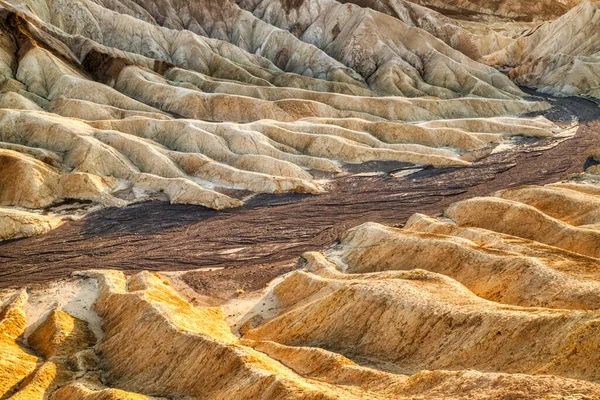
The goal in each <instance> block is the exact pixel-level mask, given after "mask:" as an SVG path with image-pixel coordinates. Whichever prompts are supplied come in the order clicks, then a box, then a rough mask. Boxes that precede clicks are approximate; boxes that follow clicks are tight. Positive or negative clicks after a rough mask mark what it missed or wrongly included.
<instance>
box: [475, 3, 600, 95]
mask: <svg viewBox="0 0 600 400" xmlns="http://www.w3.org/2000/svg"><path fill="white" fill-rule="evenodd" d="M599 7H600V3H598V2H594V1H584V2H581V4H579V5H578V6H577V7H575V8H573V9H572V10H571V11H569V12H568V13H567V14H565V15H563V16H561V17H560V18H558V19H556V20H555V21H553V22H551V23H547V24H544V25H541V26H540V27H539V28H538V29H537V30H535V31H534V32H532V33H531V34H529V35H526V36H524V37H522V38H519V39H518V40H516V41H515V42H514V43H512V44H510V45H509V46H507V47H505V48H504V49H502V50H499V51H497V52H495V53H492V54H489V55H488V56H486V57H484V58H483V59H482V60H483V61H484V62H485V63H487V64H490V65H497V66H505V67H511V68H513V69H512V70H511V71H510V73H509V77H510V78H511V79H512V80H514V81H515V82H516V83H518V84H520V85H524V86H529V87H533V88H536V89H538V90H540V91H542V92H545V93H551V94H555V95H564V96H574V95H578V96H592V97H600V89H599V86H600V44H599V43H600V40H599V39H600V38H599V35H600V34H599V32H600V29H599V28H600V11H599Z"/></svg>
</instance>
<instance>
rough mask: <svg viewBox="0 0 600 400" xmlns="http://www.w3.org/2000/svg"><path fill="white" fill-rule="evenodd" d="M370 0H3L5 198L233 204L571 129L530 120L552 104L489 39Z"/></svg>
mask: <svg viewBox="0 0 600 400" xmlns="http://www.w3.org/2000/svg"><path fill="white" fill-rule="evenodd" d="M366 6H369V4H366V3H365V4H363V3H360V4H349V3H348V4H342V3H339V2H337V1H334V0H319V1H313V2H305V3H303V4H302V5H298V6H295V5H293V4H288V3H285V2H280V1H262V2H261V1H238V2H234V1H232V0H227V1H224V2H212V1H201V2H196V3H194V4H193V5H192V6H190V5H189V4H188V2H181V1H179V0H168V1H139V2H135V3H132V2H122V1H114V0H103V1H100V2H91V1H89V0H43V1H37V2H33V3H32V2H22V1H21V0H9V1H2V2H0V8H2V9H3V10H4V12H3V13H2V17H1V18H0V31H2V32H3V33H4V34H3V35H2V39H1V40H0V74H2V77H3V80H2V86H1V88H0V89H1V90H0V92H1V93H0V106H1V107H2V108H0V124H1V125H2V130H1V132H0V163H1V165H0V166H1V167H2V169H3V170H6V171H8V172H9V173H7V174H3V175H2V176H1V177H0V205H4V206H15V207H25V208H32V209H45V208H49V207H56V206H58V205H60V204H61V202H63V201H65V200H78V201H83V202H92V203H96V204H99V205H102V206H119V207H120V206H125V205H127V204H130V203H131V202H135V201H141V200H144V199H154V198H161V199H164V198H165V197H166V198H168V199H169V200H170V201H171V202H176V203H186V204H195V205H202V206H206V207H211V208H214V209H224V208H229V207H237V206H240V205H242V201H241V200H239V199H240V198H244V197H246V196H247V195H248V192H251V193H310V194H318V193H320V192H322V191H323V187H322V186H321V182H319V181H318V180H316V179H314V177H313V175H314V174H313V170H317V171H323V172H326V173H329V174H332V175H331V176H333V174H335V173H337V172H340V171H341V170H342V169H343V167H344V165H345V164H356V163H362V162H368V161H398V162H407V163H413V164H416V165H426V166H429V165H430V166H436V167H438V166H439V167H448V166H452V167H460V166H466V165H469V161H467V160H472V156H471V155H470V154H466V153H470V152H472V151H475V150H482V149H486V148H487V149H491V148H492V147H493V146H496V145H497V144H498V143H500V142H501V141H503V140H505V139H506V138H509V137H511V136H514V135H525V136H532V137H544V136H550V135H552V134H554V133H556V132H558V131H559V128H558V127H556V126H555V125H553V124H552V123H550V122H549V121H547V120H544V119H543V118H517V117H518V116H519V115H521V114H524V113H530V112H538V111H543V110H546V109H548V108H549V105H548V104H546V103H541V102H527V101H523V100H522V99H521V98H520V97H521V95H522V93H521V92H520V91H519V90H518V89H517V87H516V86H515V85H514V84H513V83H512V82H510V80H508V79H507V78H506V77H505V76H504V75H503V74H501V73H499V72H497V71H495V70H494V69H492V68H490V67H488V66H485V65H483V64H480V63H478V62H476V61H474V60H473V59H471V58H469V57H468V56H466V55H465V54H463V53H467V54H468V55H471V56H472V57H473V58H478V57H479V56H480V55H481V54H483V53H481V52H480V51H478V49H479V48H480V47H482V45H481V43H483V42H482V41H481V40H480V39H479V38H478V37H479V36H478V35H476V34H473V33H470V32H467V31H466V30H465V29H463V28H462V27H460V26H459V24H458V23H456V22H453V21H452V20H451V19H450V18H448V17H445V16H442V15H441V14H438V13H437V12H435V11H432V10H429V9H426V8H424V7H422V6H419V5H415V4H413V3H408V2H400V1H398V2H388V3H385V4H384V3H377V4H373V7H372V8H374V9H375V10H373V9H372V8H367V7H366ZM314 10H318V12H315V11H314ZM377 10H378V11H377ZM250 11H252V12H250ZM439 39H442V41H440V40H439ZM471 53H472V54H471ZM390 94H392V95H395V96H387V97H382V96H380V95H390ZM398 96H408V97H398ZM430 96H435V97H430ZM409 97H413V98H409ZM414 97H420V98H414ZM318 175H319V176H320V177H322V176H323V174H322V173H319V174H318Z"/></svg>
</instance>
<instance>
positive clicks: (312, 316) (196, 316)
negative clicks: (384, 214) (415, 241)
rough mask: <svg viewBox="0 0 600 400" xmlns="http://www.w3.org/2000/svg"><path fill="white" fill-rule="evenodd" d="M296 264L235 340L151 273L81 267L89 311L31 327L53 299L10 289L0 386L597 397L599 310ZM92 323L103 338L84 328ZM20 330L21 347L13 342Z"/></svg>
mask: <svg viewBox="0 0 600 400" xmlns="http://www.w3.org/2000/svg"><path fill="white" fill-rule="evenodd" d="M304 260H305V264H306V268H305V269H304V271H298V272H294V273H293V274H292V275H290V276H289V277H288V278H287V279H285V280H284V281H283V282H282V283H281V284H279V285H278V286H276V287H275V288H274V291H273V292H272V294H270V295H269V296H275V297H276V298H277V300H278V302H277V304H278V305H279V308H278V312H277V314H276V315H275V316H274V317H272V319H270V320H268V321H267V320H263V319H262V318H261V316H260V315H254V316H253V317H252V318H251V319H250V320H249V322H247V323H246V325H245V326H244V327H243V329H242V332H244V336H243V337H242V339H240V338H238V337H237V336H236V335H234V334H232V332H231V330H230V328H229V326H228V325H227V324H226V323H225V316H224V314H223V312H222V311H221V310H220V309H218V308H202V307H201V308H197V307H193V306H191V305H190V304H189V303H187V302H186V301H185V300H183V298H181V297H180V296H179V295H178V294H177V293H176V292H175V291H174V290H173V289H172V288H171V286H170V284H169V282H168V281H165V280H164V279H162V278H161V277H159V276H158V275H154V274H150V273H147V272H143V273H139V274H137V275H134V276H132V277H130V278H126V277H125V276H124V275H123V274H122V273H120V272H109V271H88V272H84V273H80V274H78V275H77V276H75V277H74V278H72V279H71V281H69V282H65V283H64V285H75V286H76V285H79V283H78V282H80V281H87V282H89V281H90V280H92V281H95V282H97V285H98V289H99V290H98V291H97V293H96V296H97V297H96V299H95V302H94V306H93V310H89V309H88V310H86V311H85V312H82V313H79V311H77V310H75V309H73V306H70V307H71V308H70V310H71V312H73V311H77V313H78V314H79V315H80V316H81V317H82V318H84V319H80V318H75V317H73V316H71V315H69V314H68V313H67V312H65V311H63V310H60V309H56V308H54V309H52V308H51V311H50V312H46V313H42V314H41V317H40V319H39V320H34V321H27V320H26V317H25V309H29V310H30V311H29V312H28V315H32V316H33V315H37V314H40V313H39V312H31V310H32V309H35V308H39V307H52V304H51V303H49V304H44V303H40V300H41V299H44V297H43V296H41V297H40V296H39V295H38V294H37V293H36V291H34V292H33V293H34V294H33V296H34V298H36V299H37V300H35V302H34V303H32V304H27V302H28V298H27V296H26V294H25V293H21V294H19V293H17V294H15V295H13V296H9V298H8V300H7V301H6V302H5V304H4V305H3V308H4V311H3V312H2V313H1V314H0V317H1V319H0V321H1V322H0V323H1V324H2V325H1V326H2V327H3V331H2V332H3V334H4V335H5V336H2V337H4V338H5V339H3V340H2V341H0V346H2V347H1V349H2V351H3V354H5V355H10V357H13V358H14V360H12V364H10V367H11V368H12V369H11V374H13V375H11V374H9V373H8V372H6V371H4V370H2V369H0V372H1V373H0V378H2V379H0V383H5V386H6V387H7V388H10V392H7V391H6V390H7V389H3V390H5V391H4V392H0V393H4V395H6V394H7V393H10V394H11V395H13V396H14V397H11V398H15V399H30V398H48V399H53V400H63V399H86V400H92V399H93V400H95V399H132V400H133V399H154V398H190V399H225V398H236V399H237V398H239V399H274V398H290V399H362V398H373V399H388V398H397V399H409V398H415V397H419V398H425V399H440V398H448V397H452V398H476V399H488V398H503V397H504V398H505V397H506V396H513V397H515V396H516V397H519V398H527V399H535V398H540V397H545V396H567V395H573V394H577V395H578V396H590V397H594V396H598V395H600V386H598V385H597V384H595V383H592V382H590V381H589V380H592V381H593V380H596V375H595V374H596V373H597V371H596V369H594V368H592V369H589V368H588V369H583V368H582V365H588V366H589V365H595V361H596V360H595V358H594V357H596V356H595V352H593V351H583V349H585V348H586V346H590V348H591V347H594V346H596V345H597V344H596V341H597V339H596V336H597V335H595V334H594V330H593V328H592V326H593V325H594V324H596V321H597V315H596V313H595V312H583V311H580V312H572V311H569V310H565V309H557V310H551V309H545V308H527V307H517V306H507V305H503V304H500V303H493V302H489V301H486V300H484V299H482V298H480V297H477V296H476V295H475V294H473V293H472V292H470V291H469V290H468V289H467V288H466V287H464V286H462V285H461V284H460V283H458V282H456V281H455V280H453V279H452V278H450V277H447V276H444V275H441V274H436V273H433V272H427V271H424V270H422V269H417V270H412V271H387V272H368V273H349V272H346V273H344V272H340V271H339V270H338V269H336V266H335V264H333V263H331V262H330V261H328V260H327V259H326V258H325V257H324V256H323V255H321V254H319V253H307V254H305V256H304ZM40 290H43V289H40ZM69 292H71V290H68V289H66V287H65V290H64V291H63V293H69ZM45 301H51V298H47V299H46V300H45ZM92 313H93V314H94V316H93V317H92ZM95 313H97V315H96V314H95ZM96 319H99V321H100V325H99V327H101V329H102V331H101V332H102V337H101V338H97V337H96V336H95V335H94V334H93V333H92V331H93V330H94V331H95V330H96V329H97V328H98V327H95V328H94V329H92V328H93V327H92V324H96V323H97V322H96ZM423 321H428V322H426V323H424V322H423ZM434 322H435V323H434ZM26 325H33V327H32V328H28V329H27V330H26V329H25V326H26ZM283 327H285V329H283ZM398 329H400V330H401V333H402V334H398ZM432 329H433V330H435V331H432ZM27 331H28V332H29V333H28V334H26V335H23V332H27ZM498 332H500V334H499V333H498ZM561 334H566V337H564V336H561ZM11 335H12V336H11ZM19 335H23V336H24V338H23V339H24V340H25V342H24V343H26V344H23V343H18V342H17V341H15V338H16V336H19ZM415 335H417V336H418V339H417V336H415ZM502 335H503V336H502ZM540 336H541V337H544V338H545V340H542V341H540V340H536V338H539V337H540ZM554 336H556V340H552V341H550V342H551V343H552V346H550V348H549V347H548V341H549V340H548V338H554ZM559 336H560V337H559ZM379 338H385V340H379ZM96 342H97V344H96V345H94V344H95V343H96ZM470 342H473V343H478V345H473V346H470V345H469V343H470ZM28 347H29V348H32V349H35V350H36V352H37V353H38V354H40V358H39V359H38V358H37V357H34V356H29V355H28V352H27V350H28ZM575 347H576V348H577V349H582V351H580V352H574V351H573V348H575ZM538 352H539V354H538ZM508 354H514V355H515V356H514V357H516V358H512V359H511V358H510V357H509V356H508ZM501 355H502V356H501ZM347 357H350V358H347ZM507 357H508V358H507ZM3 360H4V359H3ZM7 360H8V358H7ZM374 366H375V367H376V368H374ZM2 367H4V366H3V364H2V363H1V362H0V368H2ZM17 368H18V371H19V372H18V373H17V372H16V369H17ZM466 369H468V370H466ZM420 370H422V371H420ZM481 370H483V371H485V372H481ZM18 374H21V375H18ZM549 374H552V375H549ZM9 378H11V379H13V380H15V379H23V378H25V379H23V380H22V382H20V383H19V382H14V383H12V382H11V381H10V380H7V379H9ZM2 388H3V386H0V389H2Z"/></svg>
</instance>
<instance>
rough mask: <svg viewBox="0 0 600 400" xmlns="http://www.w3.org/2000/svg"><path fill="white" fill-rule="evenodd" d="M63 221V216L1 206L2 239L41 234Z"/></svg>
mask: <svg viewBox="0 0 600 400" xmlns="http://www.w3.org/2000/svg"><path fill="white" fill-rule="evenodd" d="M62 223H63V219H62V218H61V217H55V216H49V215H40V214H36V213H32V212H28V211H22V210H14V209H10V208H4V207H0V240H8V239H18V238H23V237H29V236H35V235H39V234H42V233H46V232H48V231H51V230H52V229H54V228H57V227H58V226H60V225H61V224H62Z"/></svg>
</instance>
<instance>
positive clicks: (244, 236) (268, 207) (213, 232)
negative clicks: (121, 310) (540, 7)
mask: <svg viewBox="0 0 600 400" xmlns="http://www.w3.org/2000/svg"><path fill="white" fill-rule="evenodd" d="M557 104H558V105H557V106H555V108H554V110H553V111H552V112H550V114H548V115H547V116H548V118H550V119H554V120H563V121H564V120H565V119H568V118H569V113H572V114H576V115H577V116H578V117H579V119H580V121H581V126H580V128H579V130H578V132H577V134H576V135H575V136H574V137H572V138H570V139H568V140H564V139H541V140H536V141H531V140H527V142H526V143H523V144H520V145H518V146H517V147H516V148H513V149H510V150H508V151H505V152H501V153H496V154H492V155H490V156H488V157H486V158H484V159H482V160H480V161H478V162H476V163H474V164H473V165H472V166H471V167H468V168H458V169H455V168H445V169H444V168H442V169H434V168H430V169H425V170H422V171H420V172H417V173H415V174H412V175H410V176H407V177H398V178H394V177H392V176H391V175H390V174H386V175H383V176H382V175H380V176H350V175H349V176H344V177H340V178H338V179H335V180H333V181H332V182H331V184H330V185H329V188H328V192H327V193H325V194H323V195H318V196H309V195H284V196H276V195H259V196H256V197H255V198H253V199H252V200H250V201H248V203H247V205H245V206H244V207H241V208H238V209H233V210H227V211H220V212H218V211H213V210H210V209H207V208H203V207H197V206H187V205H171V204H168V203H165V202H147V203H142V204H137V205H134V206H130V207H126V208H121V209H119V208H110V209H106V210H103V211H100V212H97V213H94V214H91V215H89V216H88V217H86V218H85V219H82V220H79V221H72V222H68V223H66V224H65V225H63V226H61V227H60V228H58V229H56V230H55V231H52V232H50V233H48V234H45V235H42V236H37V237H32V238H28V239H23V240H16V241H10V242H5V243H3V244H2V245H0V264H1V266H0V287H11V286H18V285H26V284H29V285H31V284H35V283H39V282H44V281H48V280H51V279H56V278H62V277H65V276H67V275H68V274H69V273H71V272H72V271H76V270H83V269H89V268H92V267H93V268H111V269H119V270H125V271H135V270H188V269H189V270H192V269H198V268H204V267H212V268H214V267H223V268H224V269H222V270H217V271H211V272H203V273H202V274H198V273H195V272H191V273H189V274H187V275H185V276H184V278H185V280H186V281H187V282H188V283H189V284H190V285H191V286H192V287H194V288H195V289H196V290H197V291H198V292H200V293H207V294H212V295H217V296H219V294H220V291H221V290H228V289H230V288H229V286H230V285H236V284H238V283H239V285H238V286H242V287H243V288H244V289H256V288H260V287H263V286H264V285H265V283H266V282H268V281H269V280H271V279H272V278H273V277H274V276H276V275H279V274H281V273H282V272H283V271H284V270H287V269H291V268H293V267H294V265H295V263H296V260H297V259H298V257H299V256H300V255H301V254H302V253H303V252H305V251H309V250H314V249H321V248H323V247H324V246H327V245H329V244H331V243H332V242H333V241H335V240H336V238H338V236H339V235H340V234H341V233H342V232H344V231H346V230H347V229H349V228H351V227H354V226H357V225H359V224H361V223H364V222H367V221H373V222H379V223H383V224H388V225H396V224H402V223H404V222H405V221H406V219H407V218H408V217H410V216H411V215H412V214H414V213H416V212H419V213H425V214H429V215H439V214H440V213H441V212H442V210H443V209H444V208H445V207H447V206H448V205H449V204H450V203H453V202H455V201H458V200H461V199H466V198H470V197H473V196H484V195H488V194H490V193H493V192H494V191H497V190H500V189H503V188H508V187H515V186H519V185H526V184H545V183H550V182H556V181H558V180H561V179H563V178H565V177H567V176H568V175H570V174H574V173H579V172H582V171H583V169H584V165H585V163H586V159H587V152H588V151H589V150H590V149H591V148H593V147H594V146H597V144H598V143H599V142H598V141H599V138H600V120H595V118H594V116H595V115H598V107H597V105H595V104H594V103H593V102H590V101H587V100H584V99H561V100H559V101H558V103H557ZM557 142H560V143H558V144H556V143H557ZM392 172H393V171H392ZM225 281H227V282H228V283H227V285H228V287H227V288H224V287H222V285H221V284H220V282H221V283H222V282H225ZM231 287H233V286H231Z"/></svg>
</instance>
